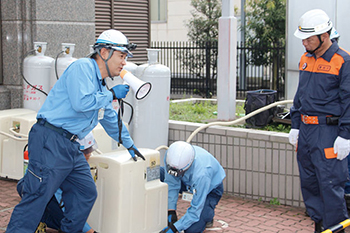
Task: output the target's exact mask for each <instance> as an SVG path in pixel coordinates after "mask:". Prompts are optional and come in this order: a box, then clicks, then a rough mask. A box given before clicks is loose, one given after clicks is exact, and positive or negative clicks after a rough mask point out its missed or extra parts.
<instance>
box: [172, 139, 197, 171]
mask: <svg viewBox="0 0 350 233" xmlns="http://www.w3.org/2000/svg"><path fill="white" fill-rule="evenodd" d="M194 157H195V151H194V148H193V147H192V146H191V144H189V143H187V142H183V141H177V142H174V143H173V144H171V145H170V146H169V149H168V151H167V157H166V167H167V172H168V173H169V174H170V175H173V176H183V175H184V173H185V171H187V170H188V169H189V168H190V166H191V165H192V163H193V160H194Z"/></svg>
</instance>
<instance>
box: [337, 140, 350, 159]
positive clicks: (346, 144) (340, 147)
mask: <svg viewBox="0 0 350 233" xmlns="http://www.w3.org/2000/svg"><path fill="white" fill-rule="evenodd" d="M333 149H334V154H337V159H339V160H343V159H345V158H346V157H347V156H348V154H349V152H350V140H348V139H345V138H342V137H339V136H338V137H337V139H335V141H334V145H333Z"/></svg>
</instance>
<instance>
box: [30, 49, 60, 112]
mask: <svg viewBox="0 0 350 233" xmlns="http://www.w3.org/2000/svg"><path fill="white" fill-rule="evenodd" d="M46 45H47V43H46V42H34V50H35V55H34V56H28V57H26V58H25V59H24V61H23V76H24V78H25V79H26V80H27V81H28V82H29V83H30V84H31V85H32V86H34V87H36V88H37V89H39V90H41V91H43V92H45V93H46V94H47V93H49V90H50V71H51V65H52V63H53V62H54V59H53V58H51V57H48V56H45V51H46ZM32 86H30V85H29V84H28V83H27V82H25V81H23V106H24V108H27V109H32V110H34V111H39V109H40V108H41V106H42V105H43V103H44V102H45V99H46V95H45V94H44V93H42V92H41V91H38V90H37V89H35V88H33V87H32Z"/></svg>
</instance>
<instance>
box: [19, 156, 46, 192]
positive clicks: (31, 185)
mask: <svg viewBox="0 0 350 233" xmlns="http://www.w3.org/2000/svg"><path fill="white" fill-rule="evenodd" d="M48 173H49V169H48V168H46V167H44V166H43V165H42V164H41V163H39V162H36V161H30V163H29V165H28V170H27V173H26V174H25V176H24V177H23V194H24V193H28V194H32V195H33V194H40V193H41V192H42V186H43V184H44V183H46V182H47V176H48Z"/></svg>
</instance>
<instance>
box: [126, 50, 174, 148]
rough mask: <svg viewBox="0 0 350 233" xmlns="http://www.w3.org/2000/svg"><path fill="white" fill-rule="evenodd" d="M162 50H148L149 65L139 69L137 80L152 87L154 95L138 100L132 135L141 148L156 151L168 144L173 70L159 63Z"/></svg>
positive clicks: (150, 94) (131, 126)
mask: <svg viewBox="0 0 350 233" xmlns="http://www.w3.org/2000/svg"><path fill="white" fill-rule="evenodd" d="M159 51H160V50H159V49H147V52H148V63H146V64H142V65H140V66H138V67H137V69H136V75H135V76H136V77H138V78H139V79H141V80H142V81H145V82H150V83H151V84H152V90H151V92H150V93H149V94H148V95H147V96H146V97H145V98H144V99H142V100H139V101H135V109H134V118H133V121H132V122H131V125H130V130H131V136H132V138H133V140H134V142H135V145H136V146H137V147H145V148H152V149H156V148H157V147H159V146H162V145H168V128H169V127H168V124H169V123H168V121H169V104H170V69H169V68H168V67H166V66H164V65H161V64H159V63H158V52H159Z"/></svg>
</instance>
